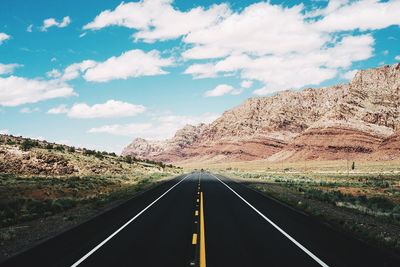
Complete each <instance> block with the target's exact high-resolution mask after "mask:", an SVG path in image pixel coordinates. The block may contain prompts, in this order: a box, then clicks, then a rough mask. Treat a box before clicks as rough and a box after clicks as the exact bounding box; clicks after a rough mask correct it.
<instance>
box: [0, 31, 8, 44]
mask: <svg viewBox="0 0 400 267" xmlns="http://www.w3.org/2000/svg"><path fill="white" fill-rule="evenodd" d="M10 38H11V36H10V35H8V34H6V33H4V32H0V45H1V44H2V43H3V42H4V41H6V40H8V39H10Z"/></svg>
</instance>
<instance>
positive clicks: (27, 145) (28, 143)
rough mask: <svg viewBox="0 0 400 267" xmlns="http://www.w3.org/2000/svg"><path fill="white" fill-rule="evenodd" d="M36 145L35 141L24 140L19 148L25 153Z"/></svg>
mask: <svg viewBox="0 0 400 267" xmlns="http://www.w3.org/2000/svg"><path fill="white" fill-rule="evenodd" d="M38 145H39V143H38V141H36V140H30V139H25V140H24V141H22V143H21V145H20V148H21V150H23V151H27V150H30V149H31V148H34V147H37V146H38Z"/></svg>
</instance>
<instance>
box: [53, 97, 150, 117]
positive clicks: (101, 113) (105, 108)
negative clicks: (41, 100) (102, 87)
mask: <svg viewBox="0 0 400 267" xmlns="http://www.w3.org/2000/svg"><path fill="white" fill-rule="evenodd" d="M145 110H146V108H145V107H144V106H142V105H135V104H131V103H127V102H122V101H118V100H113V99H111V100H108V101H107V102H105V103H103V104H95V105H93V106H89V105H88V104H86V103H77V104H74V105H73V106H72V107H71V108H68V107H67V106H66V105H59V106H57V107H54V108H51V109H49V110H48V111H47V113H48V114H67V115H68V117H70V118H77V119H94V118H123V117H132V116H136V115H138V114H140V113H143V112H144V111H145Z"/></svg>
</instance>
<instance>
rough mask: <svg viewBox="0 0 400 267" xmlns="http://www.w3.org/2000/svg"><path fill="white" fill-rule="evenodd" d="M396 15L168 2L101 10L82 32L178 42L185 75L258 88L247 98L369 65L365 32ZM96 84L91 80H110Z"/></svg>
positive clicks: (393, 7)
mask: <svg viewBox="0 0 400 267" xmlns="http://www.w3.org/2000/svg"><path fill="white" fill-rule="evenodd" d="M399 10H400V1H399V0H388V1H379V0H356V1H353V0H330V1H327V5H326V6H324V7H322V8H319V9H314V10H312V11H309V10H308V9H307V8H305V6H304V4H298V5H294V6H290V7H287V6H284V5H276V4H275V5H274V4H272V3H271V2H268V1H266V2H259V3H254V4H250V5H248V6H246V7H244V8H243V9H238V10H233V9H231V8H230V7H229V6H228V5H225V4H219V5H213V6H211V7H209V8H204V7H201V6H198V7H195V8H192V9H187V10H184V11H182V10H178V9H177V8H175V7H174V6H173V1H172V0H142V1H140V2H132V3H121V4H120V5H119V6H117V7H116V8H115V9H114V10H105V11H103V12H101V13H100V14H99V15H98V16H97V17H96V18H95V19H94V20H93V21H92V22H90V23H88V24H87V25H85V26H84V29H85V30H99V29H102V28H104V27H108V26H122V27H127V28H130V29H133V30H135V32H134V34H133V37H134V39H135V40H136V41H144V42H154V41H159V40H168V39H176V38H181V41H182V42H183V43H184V46H183V47H184V51H183V52H182V53H181V56H182V58H183V59H184V60H185V61H186V62H189V66H188V67H187V68H186V69H185V70H184V73H185V74H189V75H192V77H193V78H194V79H202V78H213V77H218V76H221V75H222V76H229V75H235V76H239V77H240V78H241V79H243V80H253V81H259V82H260V83H261V84H263V86H262V88H259V89H257V90H256V91H255V93H256V94H267V93H270V92H274V91H279V90H286V89H291V88H293V89H298V88H302V87H305V86H310V85H319V84H320V83H322V82H324V81H327V80H329V79H332V78H335V77H338V76H339V77H340V75H342V73H344V72H346V71H348V69H349V68H350V67H351V66H352V64H353V63H354V62H357V61H362V60H366V59H368V58H370V57H372V55H373V47H374V43H375V42H374V38H373V36H372V34H370V33H369V32H368V31H370V30H378V29H383V28H386V27H389V26H391V25H400V16H399V15H398V13H399ZM199 60H201V61H199ZM88 73H89V70H88ZM128 73H129V72H128ZM85 76H88V75H86V74H85ZM101 76H103V75H99V77H96V75H94V76H93V77H94V78H93V79H94V80H99V81H102V79H104V80H109V79H112V77H110V78H108V77H107V76H105V77H101ZM110 76H112V75H110ZM126 76H129V74H125V75H122V77H126ZM117 77H118V76H117ZM85 78H87V79H89V80H90V79H91V77H85ZM250 87H251V86H250ZM244 88H245V87H242V89H244ZM242 89H240V90H238V91H236V92H235V93H240V91H241V90H242Z"/></svg>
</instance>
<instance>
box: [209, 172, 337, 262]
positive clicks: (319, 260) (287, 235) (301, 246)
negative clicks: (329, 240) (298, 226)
mask: <svg viewBox="0 0 400 267" xmlns="http://www.w3.org/2000/svg"><path fill="white" fill-rule="evenodd" d="M210 174H211V175H212V176H214V177H215V178H216V179H217V180H218V181H220V182H221V183H222V184H223V185H225V186H226V187H228V189H229V190H231V191H232V192H233V193H234V194H235V195H236V196H238V197H239V198H240V199H241V200H243V202H244V203H246V204H247V205H248V206H249V207H250V208H252V209H253V210H254V211H255V212H257V213H258V214H259V215H260V216H261V217H263V218H264V219H265V220H266V221H267V222H269V223H270V224H271V225H272V226H273V227H275V229H277V230H278V231H279V232H281V233H282V234H283V235H284V236H286V237H287V238H288V239H289V240H290V241H292V242H293V243H294V244H295V245H296V246H298V247H299V248H300V249H301V250H303V251H304V252H305V253H307V254H308V255H309V256H310V257H311V258H313V260H315V261H316V262H318V263H319V265H321V266H324V267H329V265H327V264H326V263H325V262H323V261H322V260H321V259H319V258H318V257H317V256H315V255H314V254H313V253H312V252H311V251H309V250H308V249H307V248H305V247H304V246H303V245H302V244H300V243H299V242H297V240H296V239H294V238H293V237H291V236H290V235H289V234H288V233H286V232H285V231H284V230H282V228H280V227H279V226H278V225H276V224H275V223H274V222H273V221H271V220H270V219H269V218H268V217H267V216H265V215H264V214H262V213H261V212H260V211H259V210H258V209H256V208H255V207H253V206H252V205H251V204H250V203H249V202H247V200H245V199H244V198H243V197H242V196H241V195H239V194H238V193H236V192H235V191H234V190H233V189H232V188H230V187H229V185H227V184H226V183H224V182H223V181H221V179H219V178H218V177H217V176H215V175H214V174H212V173H210Z"/></svg>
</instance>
